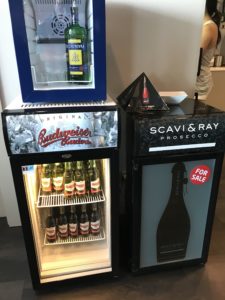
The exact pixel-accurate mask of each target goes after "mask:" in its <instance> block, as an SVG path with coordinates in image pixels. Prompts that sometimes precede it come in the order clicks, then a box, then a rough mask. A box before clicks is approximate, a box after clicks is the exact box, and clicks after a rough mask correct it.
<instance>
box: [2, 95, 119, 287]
mask: <svg viewBox="0 0 225 300" xmlns="http://www.w3.org/2000/svg"><path fill="white" fill-rule="evenodd" d="M2 119H3V127H4V136H5V142H6V147H7V150H8V154H9V158H10V163H11V168H12V173H13V179H14V184H15V189H16V195H17V200H18V206H19V211H20V216H21V222H22V227H23V233H24V240H25V245H26V250H27V256H28V261H29V265H30V273H31V278H32V282H33V287H34V288H35V289H39V288H41V287H43V286H48V285H50V284H51V285H53V284H57V285H59V284H60V283H61V282H63V283H64V282H65V281H67V280H68V281H71V280H72V279H75V278H76V279H77V280H78V279H79V280H80V281H82V280H83V279H81V278H84V279H85V278H87V277H88V278H89V280H90V277H96V276H103V277H104V276H111V277H114V276H117V275H118V216H119V211H118V183H117V180H118V108H117V106H116V105H115V103H114V102H113V101H112V100H110V99H107V101H105V102H93V103H86V104H84V103H83V104H79V103H78V104H73V103H71V104H68V105H66V104H24V103H20V102H17V101H16V102H15V103H12V105H10V106H8V107H7V108H6V109H5V110H4V112H3V113H2Z"/></svg>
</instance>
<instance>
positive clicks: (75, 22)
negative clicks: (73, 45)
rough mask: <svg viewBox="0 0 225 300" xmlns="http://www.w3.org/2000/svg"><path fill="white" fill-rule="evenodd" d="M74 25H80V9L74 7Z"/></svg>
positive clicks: (72, 11)
mask: <svg viewBox="0 0 225 300" xmlns="http://www.w3.org/2000/svg"><path fill="white" fill-rule="evenodd" d="M71 17H72V25H79V19H78V8H77V7H72V9H71Z"/></svg>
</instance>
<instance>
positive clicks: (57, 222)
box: [46, 203, 101, 243]
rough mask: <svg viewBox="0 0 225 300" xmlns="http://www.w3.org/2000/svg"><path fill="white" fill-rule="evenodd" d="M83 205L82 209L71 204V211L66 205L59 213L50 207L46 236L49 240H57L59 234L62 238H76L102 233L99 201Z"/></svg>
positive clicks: (60, 208)
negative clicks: (67, 210) (66, 208)
mask: <svg viewBox="0 0 225 300" xmlns="http://www.w3.org/2000/svg"><path fill="white" fill-rule="evenodd" d="M88 206H89V207H88V209H87V205H85V204H84V205H81V206H80V211H78V209H76V207H75V206H70V210H69V212H66V210H65V207H64V206H61V207H59V213H57V211H56V210H54V209H53V208H50V209H49V213H48V217H47V219H46V238H47V240H48V242H50V243H51V242H55V241H56V239H57V235H58V236H59V237H60V238H61V239H66V238H68V237H69V236H71V237H73V238H76V237H78V236H79V235H80V236H88V235H89V234H92V235H98V234H99V233H100V226H101V224H100V213H99V209H98V206H97V203H93V204H89V205H88Z"/></svg>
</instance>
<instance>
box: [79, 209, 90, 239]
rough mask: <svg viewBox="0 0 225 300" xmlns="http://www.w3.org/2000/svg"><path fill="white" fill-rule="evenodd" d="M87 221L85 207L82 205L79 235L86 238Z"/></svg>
mask: <svg viewBox="0 0 225 300" xmlns="http://www.w3.org/2000/svg"><path fill="white" fill-rule="evenodd" d="M89 226H90V224H89V219H88V214H87V210H86V205H85V204H83V205H82V206H81V215H80V234H81V235H83V236H87V235H88V234H89Z"/></svg>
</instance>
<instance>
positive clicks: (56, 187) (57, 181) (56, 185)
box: [53, 177, 63, 191]
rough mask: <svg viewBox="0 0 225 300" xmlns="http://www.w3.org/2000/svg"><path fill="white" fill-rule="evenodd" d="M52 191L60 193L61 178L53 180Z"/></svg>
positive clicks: (61, 186)
mask: <svg viewBox="0 0 225 300" xmlns="http://www.w3.org/2000/svg"><path fill="white" fill-rule="evenodd" d="M53 185H54V190H56V191H61V190H62V189H63V177H54V178H53Z"/></svg>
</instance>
